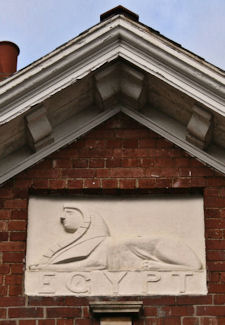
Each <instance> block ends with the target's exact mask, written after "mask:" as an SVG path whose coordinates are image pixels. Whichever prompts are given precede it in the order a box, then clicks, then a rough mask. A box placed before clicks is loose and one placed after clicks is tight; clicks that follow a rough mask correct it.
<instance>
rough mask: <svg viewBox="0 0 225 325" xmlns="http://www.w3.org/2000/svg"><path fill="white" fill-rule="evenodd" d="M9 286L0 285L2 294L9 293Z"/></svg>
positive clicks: (0, 294)
mask: <svg viewBox="0 0 225 325" xmlns="http://www.w3.org/2000/svg"><path fill="white" fill-rule="evenodd" d="M7 289H8V288H7V286H0V296H1V297H2V296H6V295H7Z"/></svg>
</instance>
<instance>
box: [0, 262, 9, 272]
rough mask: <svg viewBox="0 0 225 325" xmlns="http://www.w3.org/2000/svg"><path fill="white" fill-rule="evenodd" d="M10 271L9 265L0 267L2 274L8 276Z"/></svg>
mask: <svg viewBox="0 0 225 325" xmlns="http://www.w3.org/2000/svg"><path fill="white" fill-rule="evenodd" d="M9 271H10V267H9V264H2V265H0V274H7V273H9Z"/></svg>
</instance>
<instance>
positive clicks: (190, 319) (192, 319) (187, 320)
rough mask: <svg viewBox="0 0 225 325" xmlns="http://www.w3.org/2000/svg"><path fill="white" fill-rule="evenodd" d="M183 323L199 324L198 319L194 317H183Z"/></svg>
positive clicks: (185, 324)
mask: <svg viewBox="0 0 225 325" xmlns="http://www.w3.org/2000/svg"><path fill="white" fill-rule="evenodd" d="M183 325H200V324H199V319H198V318H196V317H184V319H183Z"/></svg>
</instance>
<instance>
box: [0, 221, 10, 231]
mask: <svg viewBox="0 0 225 325" xmlns="http://www.w3.org/2000/svg"><path fill="white" fill-rule="evenodd" d="M7 230H8V223H7V222H5V221H0V231H7Z"/></svg>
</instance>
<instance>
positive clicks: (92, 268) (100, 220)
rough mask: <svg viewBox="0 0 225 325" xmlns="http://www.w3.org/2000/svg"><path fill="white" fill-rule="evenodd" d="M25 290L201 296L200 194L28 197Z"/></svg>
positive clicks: (31, 292) (37, 292) (34, 292)
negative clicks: (186, 195)
mask: <svg viewBox="0 0 225 325" xmlns="http://www.w3.org/2000/svg"><path fill="white" fill-rule="evenodd" d="M26 261H27V262H26V281H25V289H26V293H27V294H28V295H47V296H55V295H76V296H101V295H104V296H121V295H123V296H124V295H153V294H175V295H182V294H205V293H206V280H205V277H206V272H205V244H204V223H203V202H202V198H200V197H191V198H188V197H169V196H167V197H166V196H164V197H132V198H124V197H118V198H116V197H114V198H107V197H104V198H101V199H100V198H98V197H85V198H74V199H63V198H60V197H59V198H47V197H32V198H31V199H30V202H29V227H28V241H27V259H26Z"/></svg>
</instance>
